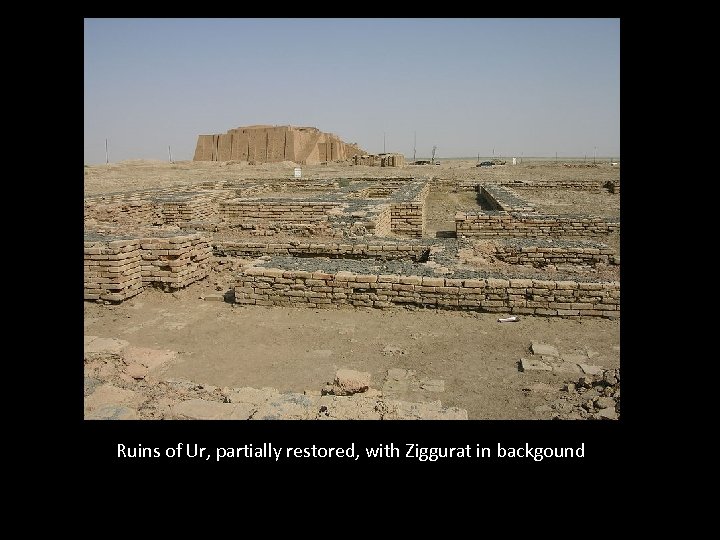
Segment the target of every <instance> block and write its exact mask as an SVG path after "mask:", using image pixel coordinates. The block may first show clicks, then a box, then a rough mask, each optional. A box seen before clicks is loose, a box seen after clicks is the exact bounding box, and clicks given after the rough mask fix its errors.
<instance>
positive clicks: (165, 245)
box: [139, 233, 212, 289]
mask: <svg viewBox="0 0 720 540" xmlns="http://www.w3.org/2000/svg"><path fill="white" fill-rule="evenodd" d="M139 242H140V247H141V252H140V256H141V259H142V262H141V266H140V270H141V276H142V281H143V284H145V285H149V284H151V283H159V284H162V285H163V287H166V288H170V289H180V288H182V287H186V286H187V285H189V284H190V283H193V282H195V281H197V280H199V279H202V278H204V277H205V276H207V275H208V274H209V272H210V256H211V255H212V248H211V247H210V244H209V242H208V239H207V238H206V237H204V236H202V235H201V234H200V233H195V234H188V235H181V236H171V237H166V238H141V239H140V240H139Z"/></svg>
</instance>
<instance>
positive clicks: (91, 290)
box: [83, 239, 143, 302]
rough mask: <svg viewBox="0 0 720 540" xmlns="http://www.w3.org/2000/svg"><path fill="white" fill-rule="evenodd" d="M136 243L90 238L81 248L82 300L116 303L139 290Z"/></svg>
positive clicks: (141, 286) (134, 241)
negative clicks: (83, 293) (82, 260)
mask: <svg viewBox="0 0 720 540" xmlns="http://www.w3.org/2000/svg"><path fill="white" fill-rule="evenodd" d="M140 257H141V250H140V242H139V240H138V239H123V240H114V241H110V242H106V241H102V240H95V239H90V240H87V241H86V242H85V249H84V262H83V264H84V267H83V270H84V271H83V278H84V289H85V300H108V301H112V302H120V301H122V300H125V299H127V298H131V297H133V296H135V295H136V294H139V293H141V292H142V291H143V283H142V278H141V275H140Z"/></svg>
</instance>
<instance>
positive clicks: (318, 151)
mask: <svg viewBox="0 0 720 540" xmlns="http://www.w3.org/2000/svg"><path fill="white" fill-rule="evenodd" d="M361 153H363V151H362V150H361V149H360V148H359V147H358V146H357V145H355V144H351V143H346V142H344V141H342V140H340V138H339V137H338V136H337V135H335V134H333V133H324V132H322V131H320V130H319V129H317V128H313V127H293V126H262V125H260V126H246V127H239V128H235V129H230V130H228V131H227V133H222V134H213V135H199V136H198V140H197V145H196V147H195V154H194V156H193V161H229V160H238V161H259V162H279V161H283V160H291V161H295V162H296V163H320V162H321V161H331V160H345V159H350V158H351V157H352V156H353V155H355V154H361Z"/></svg>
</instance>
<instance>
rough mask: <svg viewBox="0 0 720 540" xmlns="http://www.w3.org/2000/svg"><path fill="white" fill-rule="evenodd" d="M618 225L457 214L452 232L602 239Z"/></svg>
mask: <svg viewBox="0 0 720 540" xmlns="http://www.w3.org/2000/svg"><path fill="white" fill-rule="evenodd" d="M619 228H620V224H619V223H617V222H612V221H606V220H604V219H603V218H600V217H594V216H575V217H558V216H544V215H528V214H520V213H518V214H508V213H506V212H498V213H497V214H486V213H484V212H472V213H469V212H458V213H456V214H455V232H456V234H457V236H458V237H460V236H461V235H464V236H481V237H492V236H523V237H544V236H548V237H558V236H601V235H606V234H610V233H613V232H615V231H617V230H619Z"/></svg>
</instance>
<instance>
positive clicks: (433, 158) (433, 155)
mask: <svg viewBox="0 0 720 540" xmlns="http://www.w3.org/2000/svg"><path fill="white" fill-rule="evenodd" d="M435 150H437V146H433V151H432V164H433V165H435Z"/></svg>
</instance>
